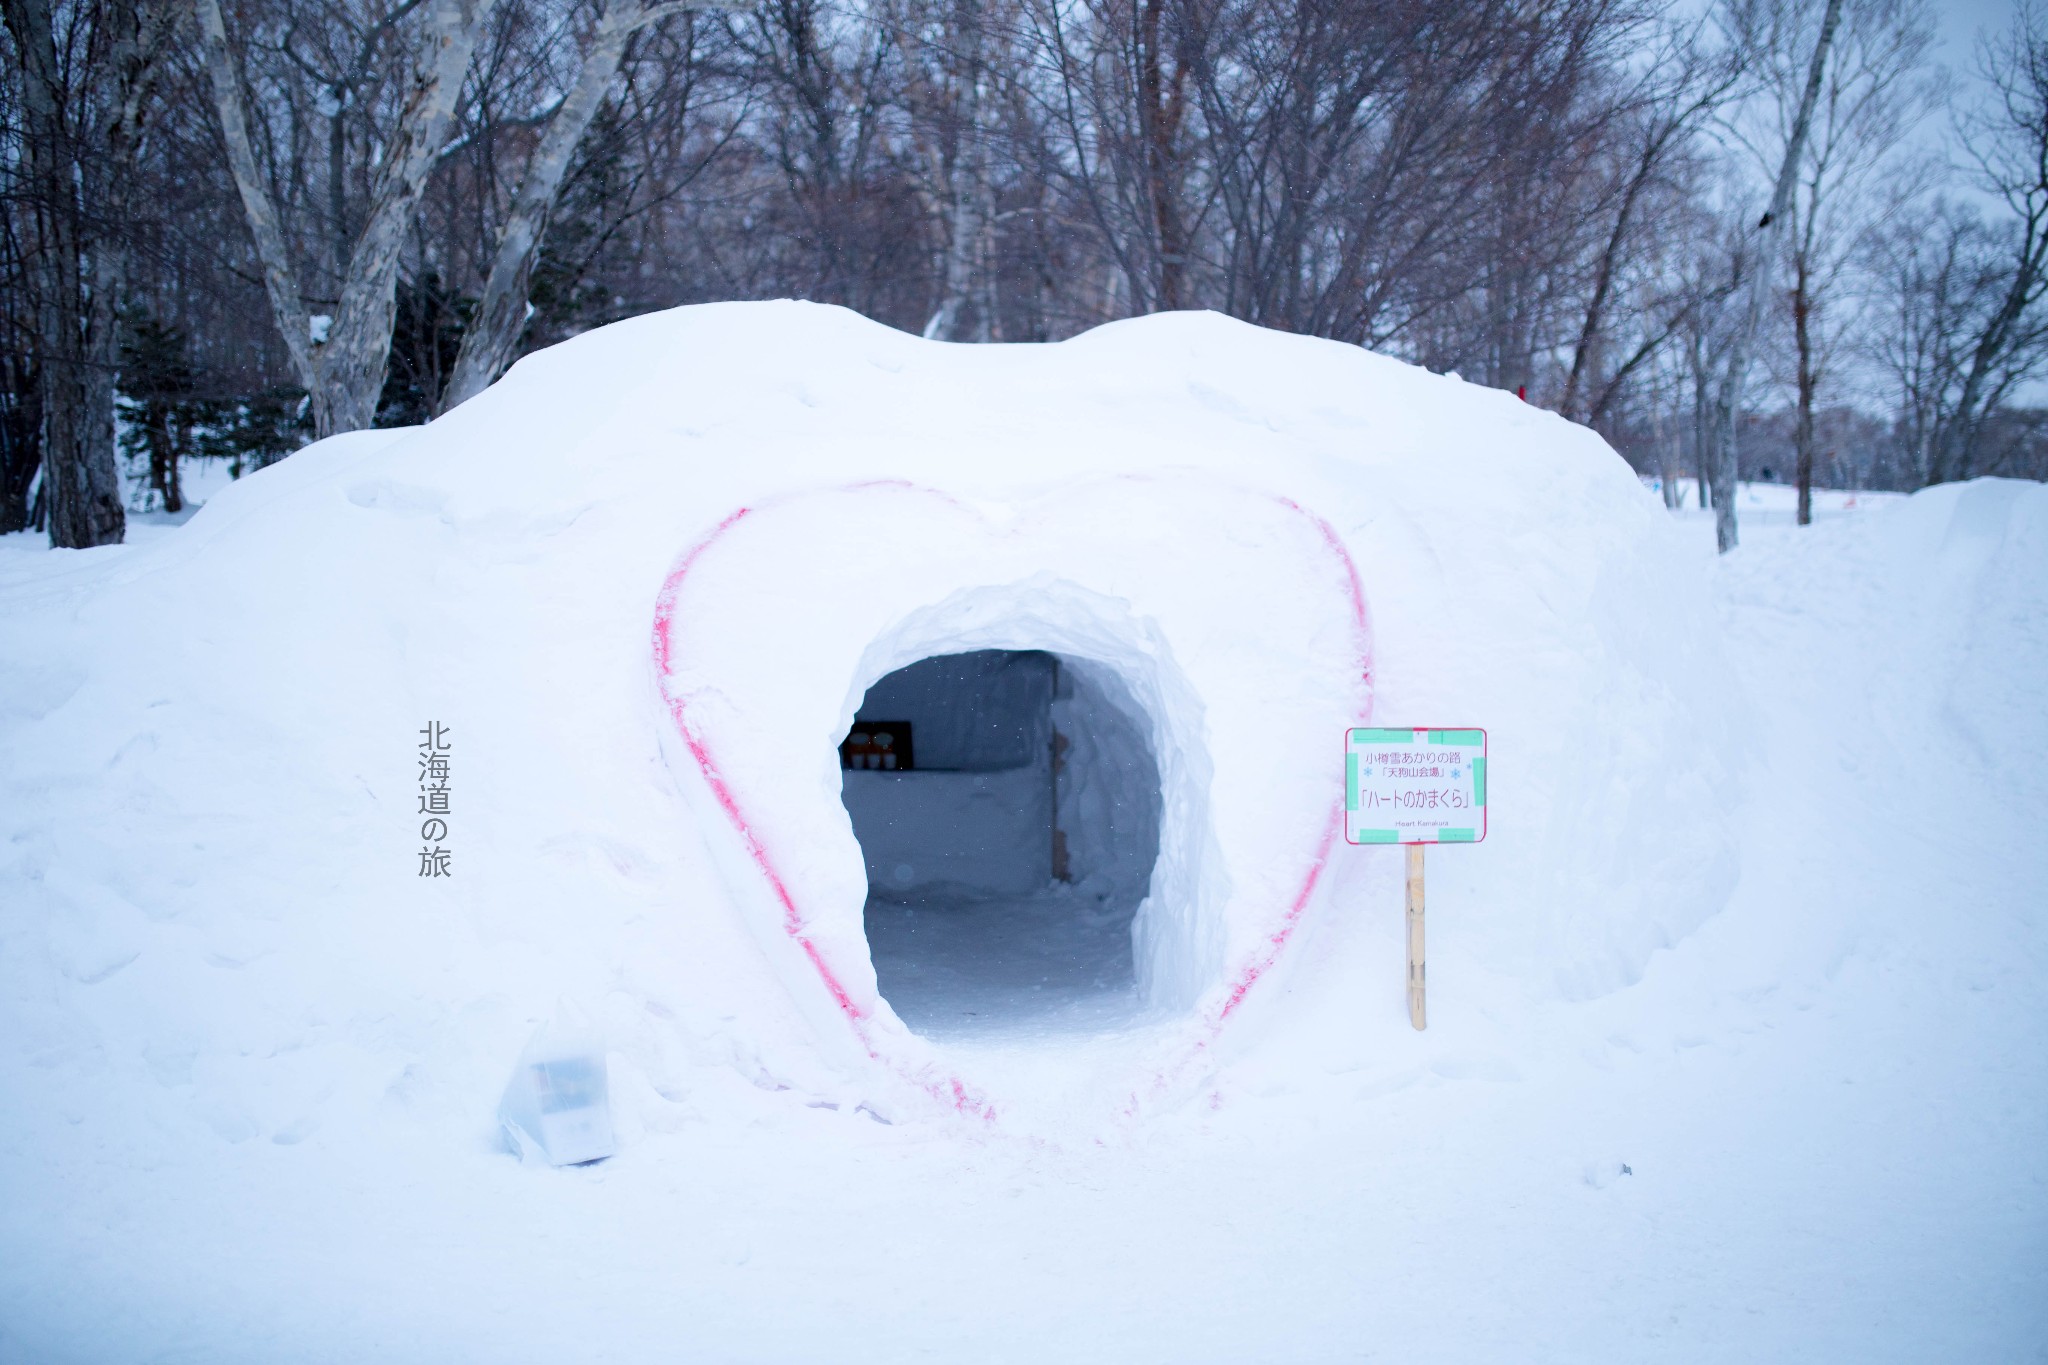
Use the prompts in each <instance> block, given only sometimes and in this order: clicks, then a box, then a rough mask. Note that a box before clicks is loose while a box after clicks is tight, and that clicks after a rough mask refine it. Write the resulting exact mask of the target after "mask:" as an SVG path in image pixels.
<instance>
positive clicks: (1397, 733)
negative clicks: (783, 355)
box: [1344, 729, 1486, 844]
mask: <svg viewBox="0 0 2048 1365" xmlns="http://www.w3.org/2000/svg"><path fill="white" fill-rule="evenodd" d="M1485 837H1486V731H1484V730H1405V729H1404V730H1352V731H1351V732H1350V733H1349V735H1348V737H1347V742H1346V746H1345V751H1344V838H1345V839H1346V840H1347V841H1348V842H1350V843H1354V844H1476V843H1478V842H1479V841H1480V840H1482V839H1484V838H1485Z"/></svg>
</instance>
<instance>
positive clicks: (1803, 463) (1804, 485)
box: [1792, 259, 1819, 526]
mask: <svg viewBox="0 0 2048 1365" xmlns="http://www.w3.org/2000/svg"><path fill="white" fill-rule="evenodd" d="M1808 283H1809V282H1808V280H1807V276H1806V262H1805V260H1804V259H1801V260H1800V261H1798V262H1797V263H1796V264H1795V267H1794V278H1793V284H1792V335H1793V339H1794V340H1795V342H1796V343H1797V345H1798V349H1799V407H1798V414H1797V416H1796V417H1795V418H1794V420H1793V424H1792V449H1793V451H1794V453H1795V456H1796V458H1797V460H1798V464H1799V524H1800V525H1801V526H1810V525H1812V523H1813V391H1814V387H1815V385H1816V384H1817V383H1818V382H1819V376H1817V375H1816V374H1815V373H1814V369H1813V329H1812V326H1811V323H1812V313H1813V298H1812V296H1811V294H1810V293H1809V292H1808Z"/></svg>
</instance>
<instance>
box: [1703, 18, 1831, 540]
mask: <svg viewBox="0 0 2048 1365" xmlns="http://www.w3.org/2000/svg"><path fill="white" fill-rule="evenodd" d="M1841 18H1842V0H1828V7H1827V10H1826V12H1825V13H1823V14H1822V15H1821V21H1820V41H1819V42H1817V43H1815V44H1814V48H1813V63H1812V65H1810V66H1809V67H1807V70H1806V90H1805V92H1804V93H1803V94H1802V95H1801V96H1800V99H1799V113H1798V116H1797V117H1795V118H1794V119H1793V121H1792V135H1791V136H1790V137H1789V138H1787V139H1786V142H1785V160H1784V161H1783V163H1782V164H1780V166H1779V167H1778V183H1777V186H1776V188H1775V189H1774V190H1773V191H1772V194H1771V207H1770V209H1769V211H1768V212H1766V213H1765V214H1764V216H1763V221H1762V222H1760V223H1758V224H1757V232H1756V237H1755V239H1754V240H1755V242H1756V250H1755V259H1754V260H1753V261H1752V262H1751V263H1750V271H1751V273H1750V278H1749V289H1748V300H1747V306H1746V307H1745V308H1744V310H1743V315H1742V318H1741V319H1740V321H1739V322H1738V324H1737V329H1736V332H1735V335H1734V337H1732V338H1731V339H1730V340H1729V343H1728V364H1727V368H1726V371H1725V372H1724V374H1723V375H1722V379H1721V391H1720V393H1719V394H1718V395H1717V396H1716V398H1715V402H1714V428H1713V435H1714V441H1713V460H1712V468H1713V485H1714V541H1715V544H1717V545H1718V546H1719V547H1720V551H1721V553H1722V554H1727V553H1728V552H1729V551H1730V550H1732V549H1734V548H1735V546H1736V544H1737V541H1738V538H1739V537H1738V535H1737V532H1736V526H1735V407H1736V404H1737V402H1738V401H1739V400H1740V399H1741V396H1742V386H1743V382H1744V381H1745V380H1746V379H1747V378H1748V377H1749V351H1750V347H1751V346H1752V345H1753V344H1754V342H1755V340H1756V334H1757V330H1758V328H1759V327H1760V326H1761V324H1762V321H1763V312H1764V300H1765V298H1766V297H1767V296H1768V294H1769V291H1770V278H1771V268H1772V266H1773V265H1774V264H1775V263H1776V260H1777V253H1776V249H1775V248H1776V245H1777V241H1778V233H1779V231H1780V230H1781V228H1780V224H1781V223H1782V222H1783V220H1784V218H1785V214H1786V212H1787V211H1788V210H1789V209H1790V208H1791V206H1792V189H1793V186H1794V184H1795V183H1796V182H1797V180H1798V174H1799V159H1800V157H1801V156H1803V155H1804V154H1805V152H1806V133H1807V129H1808V128H1810V127H1811V126H1812V124H1813V106H1814V104H1815V103H1816V102H1817V101H1818V100H1819V98H1820V87H1821V76H1822V74H1823V73H1824V72H1825V71H1826V69H1827V61H1828V48H1829V47H1830V46H1832V45H1833V43H1834V41H1835V29H1836V27H1837V26H1838V25H1839V24H1840V22H1841Z"/></svg>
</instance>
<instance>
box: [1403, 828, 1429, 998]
mask: <svg viewBox="0 0 2048 1365" xmlns="http://www.w3.org/2000/svg"><path fill="white" fill-rule="evenodd" d="M1428 984H1429V974H1428V968H1427V967H1426V966H1425V965H1424V963H1423V960H1422V845H1421V844H1410V845H1408V1022H1409V1023H1411V1024H1413V1025H1415V1027H1416V1030H1417V1031H1418V1032H1419V1031H1421V1030H1422V1029H1425V1028H1428V1027H1429V1011H1428V1003H1427V1001H1426V999H1425V993H1426V988H1427V987H1428Z"/></svg>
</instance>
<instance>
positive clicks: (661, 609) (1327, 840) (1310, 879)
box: [652, 474, 1373, 1123]
mask: <svg viewBox="0 0 2048 1365" xmlns="http://www.w3.org/2000/svg"><path fill="white" fill-rule="evenodd" d="M1151 477H1152V476H1148V475H1143V474H1126V475H1118V476H1114V477H1113V478H1112V479H1111V480H1105V482H1124V481H1138V482H1144V481H1150V479H1151ZM883 488H887V489H893V490H899V491H908V492H915V493H920V494H923V495H926V496H929V497H932V498H936V499H938V500H940V501H942V502H945V503H948V504H950V505H952V506H954V507H957V508H960V509H961V510H964V511H968V512H971V513H973V514H974V516H975V517H976V519H977V520H980V521H982V522H984V523H986V522H987V518H986V516H984V515H983V514H981V513H980V512H979V511H978V510H976V509H974V508H972V507H970V506H969V505H967V504H965V503H963V502H962V501H961V500H960V499H958V498H956V497H954V496H952V495H951V494H949V493H946V492H944V491H942V490H939V489H935V488H929V487H925V486H923V485H920V484H916V483H912V482H910V481H909V480H902V479H877V480H864V481H860V482H856V483H850V484H841V485H837V486H832V487H827V488H821V489H807V490H799V491H797V492H793V493H787V494H782V495H779V496H776V497H773V498H770V499H767V500H766V501H764V502H762V503H760V504H759V505H758V506H756V505H748V506H742V507H739V508H736V509H735V510H733V511H732V512H730V513H728V514H726V516H725V517H723V518H722V519H721V520H720V521H719V522H718V523H717V524H716V525H715V526H713V527H712V529H711V530H710V531H709V532H707V533H706V534H705V535H704V536H703V537H702V538H701V539H700V540H698V541H697V542H696V543H695V544H694V545H692V546H691V547H690V548H689V549H687V550H685V551H684V552H683V553H682V555H681V556H679V557H678V559H677V560H676V562H675V566H674V567H673V568H672V569H671V570H670V571H669V573H668V576H667V577H666V578H665V579H664V580H663V581H662V585H661V591H660V593H659V594H658V595H657V597H656V599H655V611H654V626H653V633H652V646H653V664H654V672H655V683H656V686H657V689H658V690H659V691H660V693H661V695H662V698H663V701H664V704H665V705H666V707H667V709H668V711H669V715H670V718H671V720H672V721H673V722H674V724H675V727H676V731H677V733H678V735H679V736H680V737H681V738H682V740H683V743H684V745H685V746H686V747H687V748H688V750H689V752H690V757H691V759H692V760H693V761H694V762H695V763H696V765H697V769H698V772H699V774H700V775H701V776H702V777H703V779H704V782H705V784H706V786H707V787H708V788H709V790H710V791H711V794H712V796H713V798H714V799H715V800H716V801H717V802H718V806H719V809H720V810H722V811H723V812H724V813H725V816H726V819H727V820H728V821H730V822H731V824H732V826H733V829H734V831H735V832H736V833H737V834H738V835H739V836H740V841H741V843H742V844H743V845H744V847H745V848H746V851H747V854H748V857H749V858H750V859H751V860H752V861H753V863H754V865H755V867H756V868H758V869H759V870H760V873H761V875H762V876H763V877H764V878H765V879H766V881H767V883H768V886H769V889H770V890H771V891H772V892H773V893H774V896H775V899H776V902H777V903H778V904H779V905H780V906H781V907H782V928H783V932H784V933H785V934H787V935H788V937H789V938H790V939H791V940H792V941H793V942H794V943H795V944H796V946H797V947H798V948H799V949H800V950H801V951H802V952H803V954H804V956H805V957H806V958H807V959H808V960H809V961H810V964H811V967H812V969H813V970H814V971H816V972H817V974H818V979H819V981H820V982H821V983H822V984H823V985H824V987H825V990H826V992H827V994H829V995H830V997H831V998H832V1001H833V1003H834V1004H835V1005H837V1006H838V1008H839V1011H840V1013H841V1014H842V1015H843V1016H844V1017H845V1018H846V1021H847V1023H848V1026H849V1027H850V1028H851V1029H852V1031H853V1034H854V1037H855V1039H856V1041H858V1042H859V1044H860V1046H861V1048H862V1049H863V1050H864V1051H865V1052H866V1053H867V1055H868V1057H869V1058H870V1059H871V1060H874V1061H878V1062H882V1063H883V1064H884V1065H887V1066H888V1067H889V1068H890V1069H891V1070H893V1071H895V1072H896V1073H897V1074H898V1075H900V1076H901V1077H903V1078H904V1079H905V1080H908V1081H909V1082H911V1083H912V1084H913V1085H915V1086H916V1087H917V1088H918V1089H920V1090H922V1091H923V1092H924V1093H925V1094H927V1095H928V1096H930V1097H931V1098H933V1099H935V1100H937V1101H939V1102H940V1103H941V1104H944V1105H948V1106H950V1107H951V1108H952V1109H953V1110H954V1111H955V1112H956V1113H959V1114H963V1115H969V1116H977V1117H980V1118H981V1119H982V1120H983V1121H984V1122H988V1123H993V1122H994V1121H995V1118H996V1110H995V1107H994V1105H993V1104H992V1103H991V1102H990V1101H989V1100H988V1099H987V1098H986V1097H984V1096H982V1095H981V1094H980V1093H979V1092H978V1091H977V1090H975V1089H974V1088H973V1087H970V1086H968V1085H967V1084H966V1083H965V1082H963V1081H962V1080H961V1079H960V1078H959V1077H957V1076H952V1075H943V1076H934V1075H932V1074H931V1072H930V1071H929V1069H921V1070H917V1071H912V1070H910V1069H909V1068H907V1067H906V1066H905V1065H903V1064H902V1062H901V1061H900V1060H898V1059H897V1058H894V1057H892V1056H889V1055H887V1054H886V1053H885V1052H884V1050H883V1049H881V1048H878V1047H877V1046H876V1045H875V1039H874V1037H873V1034H872V1033H871V1031H870V1028H869V1021H870V1018H871V1013H870V1011H868V1010H867V1009H864V1008H863V1007H862V1006H861V1004H860V1003H859V1002H858V1001H857V1000H855V999H854V998H853V996H852V994H851V993H850V992H849V991H848V990H847V989H846V987H845V985H844V984H843V983H842V982H841V981H840V980H839V978H838V976H837V974H835V973H834V972H833V970H832V967H831V965H830V964H829V963H828V962H827V961H826V960H825V956H824V954H823V953H822V952H821V951H820V950H819V948H818V945H817V943H816V942H815V941H814V940H813V939H812V938H811V936H810V935H809V934H808V933H807V932H806V931H805V928H804V926H805V922H806V921H805V918H804V916H803V914H802V912H801V911H800V910H798V908H797V904H796V899H795V897H794V896H792V895H791V893H790V890H789V886H788V883H787V881H786V880H785V879H784V877H783V876H782V874H781V872H780V871H779V870H778V869H777V868H776V866H775V860H774V858H773V857H772V856H771V855H770V853H769V851H768V849H767V847H766V845H765V844H764V843H763V842H762V839H761V837H760V835H759V833H758V832H757V831H756V830H755V828H754V825H753V823H752V822H751V821H750V820H749V819H748V818H747V815H746V813H745V811H744V810H742V809H741V806H740V802H739V799H738V797H737V796H736V795H735V794H734V792H733V789H732V784H731V782H730V781H729V780H728V779H727V778H726V776H725V773H724V771H723V769H722V768H721V767H720V766H719V763H718V760H717V757H716V756H715V755H714V754H713V753H712V751H711V745H710V742H709V740H708V739H707V738H706V737H705V736H704V734H703V733H702V732H701V731H700V730H699V729H698V727H697V726H696V725H695V724H694V723H693V722H692V720H691V718H690V715H689V700H688V698H687V697H686V696H684V695H682V694H681V693H680V692H679V691H678V692H676V693H674V694H673V695H672V694H671V689H670V688H669V687H668V686H667V683H668V681H669V679H670V678H671V677H672V676H673V673H674V667H675V663H676V659H677V657H678V656H677V652H676V639H675V617H676V610H677V604H678V601H679V599H680V598H681V595H682V591H683V587H684V584H685V581H686V580H687V579H688V577H689V574H690V571H691V570H692V569H693V568H695V567H696V565H697V563H698V561H699V560H700V559H701V558H702V557H703V556H704V555H705V553H706V552H708V551H709V550H710V549H711V548H712V547H713V546H715V545H716V544H717V543H718V542H719V541H720V540H721V539H723V538H724V537H725V536H726V535H727V534H728V533H729V532H731V531H732V529H733V528H734V527H735V526H737V525H739V524H740V523H741V522H742V521H744V520H746V519H747V518H748V517H751V516H756V515H758V514H760V513H762V512H766V511H769V510H772V509H773V508H774V507H776V506H779V505H782V504H785V503H788V502H791V501H794V500H796V499H799V498H805V497H811V496H815V495H816V494H819V493H853V492H861V491H865V490H869V489H883ZM1245 496H1247V497H1256V498H1262V499H1265V500H1267V501H1270V502H1272V503H1275V504H1277V505H1279V506H1281V507H1284V508H1286V509H1287V510H1288V511H1290V512H1292V513H1294V514H1295V515H1296V516H1298V517H1301V518H1302V519H1303V520H1305V521H1307V522H1308V523H1309V525H1310V526H1311V527H1312V528H1313V529H1314V530H1315V531H1316V533H1317V535H1318V536H1319V537H1320V539H1321V541H1322V543H1323V545H1324V547H1325V548H1326V549H1327V550H1328V551H1329V553H1330V555H1331V556H1332V558H1333V559H1334V560H1335V561H1336V562H1337V564H1339V565H1340V566H1341V567H1342V569H1343V575H1344V582H1345V586H1346V590H1347V591H1348V593H1349V594H1350V603H1349V605H1350V608H1351V626H1352V631H1353V636H1354V645H1355V648H1356V662H1355V668H1356V676H1357V678H1358V681H1359V684H1360V686H1361V688H1362V690H1363V697H1364V700H1363V703H1362V705H1361V706H1360V708H1359V711H1358V714H1357V716H1356V717H1355V718H1354V719H1353V721H1352V722H1351V724H1355V725H1368V724H1370V723H1371V719H1372V696H1373V693H1372V668H1373V655H1372V630H1371V624H1370V617H1369V613H1368V611H1367V607H1366V601H1365V589H1364V585H1363V583H1362V581H1361V580H1360V578H1359V574H1358V566H1357V562H1356V561H1355V560H1353V559H1352V557H1351V552H1350V550H1349V549H1348V548H1347V547H1346V546H1345V544H1344V541H1343V538H1342V537H1341V536H1339V535H1338V534H1337V531H1336V528H1335V527H1333V526H1331V525H1330V523H1329V522H1328V521H1326V520H1324V519H1323V518H1322V517H1320V516H1318V515H1317V514H1315V513H1314V512H1311V511H1309V510H1308V509H1307V508H1305V507H1303V506H1302V505H1301V504H1300V503H1298V502H1296V501H1295V500H1294V499H1292V498H1288V497H1283V496H1281V495H1278V494H1273V493H1266V492H1260V491H1255V490H1245ZM1343 828H1344V808H1343V805H1342V797H1341V793H1340V794H1339V797H1338V800H1337V802H1336V804H1335V805H1333V807H1332V809H1331V812H1330V816H1329V818H1328V820H1327V821H1326V822H1325V824H1324V827H1323V831H1322V834H1321V836H1320V837H1319V838H1318V840H1317V843H1316V851H1315V853H1314V855H1313V856H1312V857H1311V858H1310V859H1309V862H1308V865H1307V868H1306V870H1305V872H1304V874H1303V876H1302V880H1301V885H1300V888H1299V890H1298V891H1297V892H1296V893H1295V895H1294V897H1293V899H1292V901H1291V902H1290V903H1289V905H1288V908H1287V910H1286V911H1285V912H1284V913H1283V914H1282V915H1281V916H1280V918H1279V921H1278V925H1277V927H1276V928H1275V929H1274V930H1273V931H1272V932H1271V933H1270V934H1268V935H1267V936H1266V942H1265V946H1264V948H1263V949H1262V950H1261V951H1260V952H1259V953H1258V955H1257V956H1256V957H1254V958H1253V959H1252V960H1251V961H1249V962H1246V963H1244V964H1242V965H1241V966H1240V967H1239V969H1238V971H1237V972H1236V974H1235V975H1234V976H1233V977H1232V978H1231V982H1230V986H1229V988H1228V989H1227V990H1226V991H1224V993H1223V995H1222V999H1221V1002H1220V1003H1219V1004H1216V1005H1213V1006H1211V1007H1210V1008H1209V1009H1208V1010H1207V1011H1206V1012H1205V1015H1204V1017H1203V1019H1202V1020H1201V1021H1200V1023H1199V1025H1198V1027H1197V1031H1196V1036H1195V1037H1194V1039H1193V1041H1192V1042H1191V1043H1190V1044H1189V1046H1188V1047H1187V1048H1186V1049H1185V1050H1184V1052H1183V1053H1182V1055H1181V1056H1180V1057H1179V1058H1177V1059H1175V1060H1173V1061H1171V1062H1169V1063H1168V1064H1167V1065H1165V1066H1162V1067H1160V1068H1159V1069H1158V1071H1157V1072H1156V1073H1155V1075H1154V1077H1153V1085H1152V1087H1151V1088H1152V1093H1154V1094H1158V1093H1161V1092H1163V1091H1165V1090H1166V1089H1167V1088H1168V1087H1169V1086H1170V1085H1171V1083H1172V1081H1173V1079H1174V1077H1175V1076H1177V1075H1178V1074H1179V1073H1180V1072H1182V1071H1184V1070H1185V1069H1186V1067H1187V1066H1188V1065H1189V1064H1191V1063H1192V1062H1193V1061H1194V1060H1195V1059H1196V1058H1197V1057H1199V1056H1200V1055H1201V1054H1202V1053H1203V1052H1204V1051H1206V1050H1207V1049H1208V1048H1209V1047H1210V1046H1211V1045H1212V1044H1213V1043H1214V1042H1215V1040H1216V1038H1217V1037H1218V1036H1219V1035H1220V1034H1221V1032H1222V1029H1223V1025H1224V1024H1225V1022H1226V1021H1228V1019H1229V1018H1230V1016H1231V1015H1232V1014H1234V1013H1235V1012H1236V1011H1237V1009H1238V1007H1239V1006H1240V1005H1242V1004H1243V1003H1244V1000H1245V997H1246V996H1247V995H1248V994H1249V993H1250V992H1251V989H1252V987H1253V986H1254V985H1255V984H1256V983H1257V982H1258V981H1259V979H1260V978H1261V977H1263V976H1264V975H1265V974H1266V973H1267V972H1269V971H1270V970H1272V968H1273V965H1274V964H1275V963H1276V962H1277V961H1278V960H1279V957H1280V954H1281V952H1282V951H1283V950H1284V949H1285V948H1286V946H1287V944H1288V942H1289V940H1290V939H1291V938H1292V937H1293V935H1294V932H1295V930H1296V928H1298V927H1299V925H1300V921H1301V917H1302V915H1303V914H1304V913H1305V912H1306V910H1307V908H1308V904H1309V901H1310V900H1311V898H1312V897H1313V896H1314V894H1315V889H1316V887H1317V885H1318V884H1319V883H1320V882H1321V880H1322V875H1323V870H1324V868H1325V867H1326V866H1328V863H1329V857H1330V850H1331V849H1332V847H1334V846H1335V844H1336V842H1337V839H1338V836H1339V835H1340V834H1341V832H1342V831H1343ZM1137 1105H1138V1097H1137V1096H1136V1095H1135V1094H1133V1096H1132V1097H1131V1102H1130V1104H1129V1105H1128V1106H1127V1107H1126V1108H1125V1111H1124V1112H1125V1113H1126V1114H1127V1115H1129V1114H1133V1113H1135V1111H1136V1109H1137Z"/></svg>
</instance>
